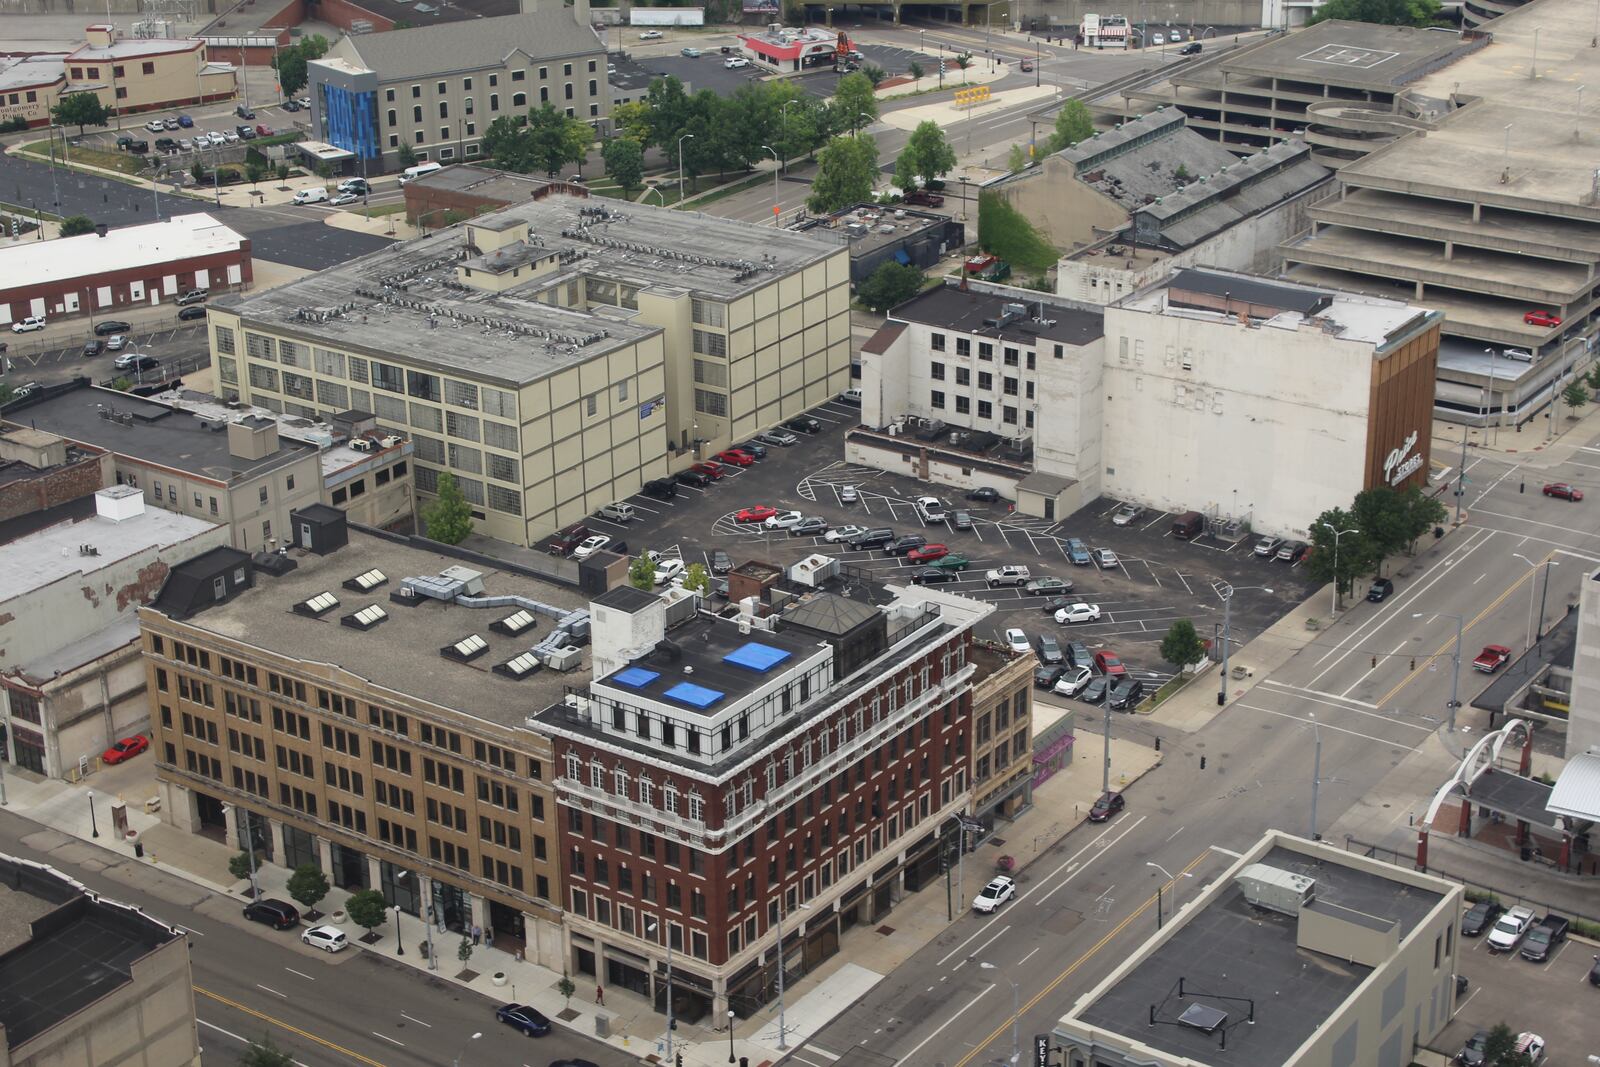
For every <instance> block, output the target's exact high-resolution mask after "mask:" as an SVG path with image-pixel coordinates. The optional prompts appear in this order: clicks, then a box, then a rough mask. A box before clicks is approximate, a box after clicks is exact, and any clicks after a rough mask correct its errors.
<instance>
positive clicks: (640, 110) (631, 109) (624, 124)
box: [611, 100, 651, 145]
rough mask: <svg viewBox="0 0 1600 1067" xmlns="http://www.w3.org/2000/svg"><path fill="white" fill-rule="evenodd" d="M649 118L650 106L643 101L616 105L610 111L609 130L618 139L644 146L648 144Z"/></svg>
mask: <svg viewBox="0 0 1600 1067" xmlns="http://www.w3.org/2000/svg"><path fill="white" fill-rule="evenodd" d="M650 118H651V116H650V105H649V103H647V102H646V101H644V100H634V101H630V102H629V103H626V104H618V105H617V106H616V107H614V108H612V109H611V128H612V129H613V130H615V131H616V136H617V137H618V138H629V139H631V140H635V141H638V142H639V143H640V144H641V145H646V144H649V143H650Z"/></svg>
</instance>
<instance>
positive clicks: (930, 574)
mask: <svg viewBox="0 0 1600 1067" xmlns="http://www.w3.org/2000/svg"><path fill="white" fill-rule="evenodd" d="M960 580H961V572H959V571H952V570H949V569H947V568H944V567H919V568H917V569H916V570H914V571H912V572H911V581H912V583H913V584H915V585H943V584H944V583H945V582H959V581H960Z"/></svg>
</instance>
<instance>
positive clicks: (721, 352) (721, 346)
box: [694, 330, 728, 357]
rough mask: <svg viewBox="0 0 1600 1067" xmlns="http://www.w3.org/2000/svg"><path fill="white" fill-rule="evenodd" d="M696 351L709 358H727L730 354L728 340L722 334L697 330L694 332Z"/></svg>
mask: <svg viewBox="0 0 1600 1067" xmlns="http://www.w3.org/2000/svg"><path fill="white" fill-rule="evenodd" d="M694 350H695V351H696V352H702V353H704V354H705V355H708V356H723V357H726V356H727V354H728V339H727V338H726V337H724V336H723V335H722V334H720V333H711V332H710V331H708V330H696V331H694Z"/></svg>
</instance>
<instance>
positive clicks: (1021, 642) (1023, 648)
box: [1006, 626, 1033, 653]
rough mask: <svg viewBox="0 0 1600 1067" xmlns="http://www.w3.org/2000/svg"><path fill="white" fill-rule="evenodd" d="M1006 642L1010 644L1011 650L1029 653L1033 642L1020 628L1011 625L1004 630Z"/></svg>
mask: <svg viewBox="0 0 1600 1067" xmlns="http://www.w3.org/2000/svg"><path fill="white" fill-rule="evenodd" d="M1006 644H1008V645H1010V646H1011V651H1013V652H1022V653H1031V652H1032V651H1033V644H1032V642H1030V641H1029V640H1028V635H1027V634H1026V633H1024V632H1023V631H1022V630H1021V629H1019V628H1017V627H1015V626H1013V627H1011V628H1010V629H1009V630H1007V631H1006Z"/></svg>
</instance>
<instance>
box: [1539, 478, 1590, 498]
mask: <svg viewBox="0 0 1600 1067" xmlns="http://www.w3.org/2000/svg"><path fill="white" fill-rule="evenodd" d="M1544 495H1545V496H1553V497H1555V498H1556V499H1557V500H1582V499H1583V490H1582V489H1578V488H1575V487H1573V486H1570V485H1568V484H1567V483H1566V482H1551V483H1550V484H1549V485H1547V486H1545V487H1544Z"/></svg>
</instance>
